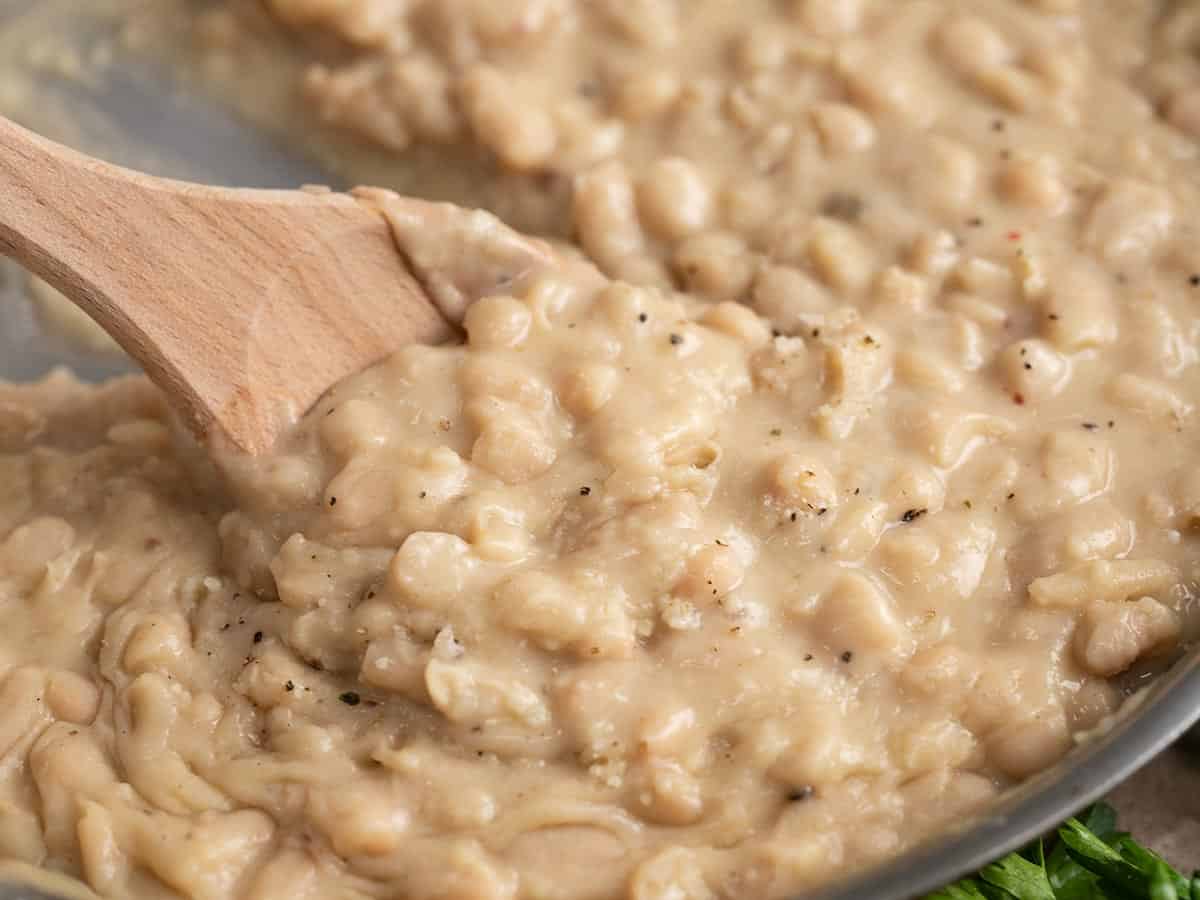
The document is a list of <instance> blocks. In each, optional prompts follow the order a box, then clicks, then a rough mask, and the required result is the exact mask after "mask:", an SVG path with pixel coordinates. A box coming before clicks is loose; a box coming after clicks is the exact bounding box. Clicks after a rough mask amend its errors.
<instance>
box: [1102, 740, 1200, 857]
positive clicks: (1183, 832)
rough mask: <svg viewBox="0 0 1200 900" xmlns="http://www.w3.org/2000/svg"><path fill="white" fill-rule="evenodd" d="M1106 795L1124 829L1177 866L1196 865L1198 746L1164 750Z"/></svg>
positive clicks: (1199, 850) (1199, 841)
mask: <svg viewBox="0 0 1200 900" xmlns="http://www.w3.org/2000/svg"><path fill="white" fill-rule="evenodd" d="M1108 799H1109V801H1110V802H1111V803H1112V804H1113V805H1114V806H1115V807H1116V808H1117V810H1118V812H1119V813H1120V820H1119V823H1120V827H1121V828H1122V830H1125V831H1129V832H1131V833H1132V834H1133V835H1134V836H1135V837H1136V838H1137V839H1138V840H1139V841H1140V842H1141V843H1143V844H1145V845H1146V846H1148V847H1151V848H1152V849H1154V850H1157V851H1158V852H1159V853H1161V854H1162V855H1163V856H1165V857H1166V858H1167V859H1169V860H1170V861H1171V863H1172V864H1174V865H1175V866H1176V867H1177V868H1179V869H1180V870H1182V871H1186V872H1188V873H1190V872H1191V871H1193V870H1195V869H1200V750H1198V749H1194V748H1193V749H1187V750H1185V749H1181V748H1175V749H1173V750H1170V751H1168V752H1166V753H1164V754H1163V755H1162V756H1160V757H1158V758H1157V759H1156V760H1154V762H1152V763H1150V764H1149V765H1148V766H1146V767H1145V768H1143V769H1142V770H1141V771H1139V772H1138V773H1137V774H1135V775H1134V776H1133V777H1132V778H1130V779H1129V780H1128V781H1126V782H1125V783H1124V784H1122V785H1121V786H1120V787H1119V788H1117V789H1116V790H1115V791H1113V793H1112V794H1110V795H1109V798H1108Z"/></svg>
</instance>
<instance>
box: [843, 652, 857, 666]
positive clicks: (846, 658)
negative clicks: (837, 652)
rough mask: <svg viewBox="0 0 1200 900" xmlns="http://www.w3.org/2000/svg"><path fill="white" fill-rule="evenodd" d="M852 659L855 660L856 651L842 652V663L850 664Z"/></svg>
mask: <svg viewBox="0 0 1200 900" xmlns="http://www.w3.org/2000/svg"><path fill="white" fill-rule="evenodd" d="M852 659H854V651H853V650H843V651H842V662H844V663H848V662H850V660H852Z"/></svg>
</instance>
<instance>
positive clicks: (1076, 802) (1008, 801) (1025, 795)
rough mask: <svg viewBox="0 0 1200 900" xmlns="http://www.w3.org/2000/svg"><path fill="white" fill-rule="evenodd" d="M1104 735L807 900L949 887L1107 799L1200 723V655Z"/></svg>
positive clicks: (891, 896) (868, 898) (888, 899)
mask: <svg viewBox="0 0 1200 900" xmlns="http://www.w3.org/2000/svg"><path fill="white" fill-rule="evenodd" d="M1131 699H1133V702H1134V704H1135V705H1134V706H1132V707H1130V708H1128V709H1127V710H1126V711H1124V712H1122V713H1121V714H1120V715H1119V717H1118V719H1117V722H1116V724H1115V725H1114V726H1113V727H1112V728H1111V729H1110V730H1109V731H1108V732H1107V733H1106V734H1104V735H1101V736H1097V737H1095V738H1093V739H1091V740H1088V741H1085V742H1084V743H1082V744H1081V745H1080V746H1078V747H1076V748H1075V749H1074V750H1073V751H1072V752H1071V753H1070V754H1068V755H1067V756H1066V757H1065V758H1064V759H1063V760H1062V761H1061V762H1059V763H1058V764H1057V765H1056V766H1054V767H1053V768H1051V769H1049V770H1047V771H1045V772H1043V773H1042V774H1040V775H1038V776H1036V777H1034V778H1032V779H1030V780H1029V781H1027V782H1025V783H1024V784H1022V785H1020V786H1019V787H1017V788H1015V789H1014V790H1012V791H1011V792H1010V793H1008V794H1006V795H1005V796H1004V797H1003V798H1002V799H1001V801H1000V802H999V803H998V804H997V805H996V806H994V807H992V808H990V809H989V810H987V812H986V813H985V814H984V815H982V816H980V817H978V818H973V819H970V820H967V821H964V822H963V823H962V824H961V825H960V826H958V827H957V828H956V829H955V831H954V832H952V834H951V835H949V836H947V835H945V834H943V835H942V836H941V837H939V838H936V839H934V840H933V841H930V842H929V843H927V844H924V845H922V846H920V847H918V848H915V849H914V850H912V851H910V852H908V853H905V854H904V855H902V856H900V857H898V858H897V859H895V860H893V861H892V862H889V863H886V864H885V865H883V866H881V867H879V868H877V869H874V870H871V871H868V872H865V873H863V874H862V875H859V876H857V877H854V878H852V879H850V880H848V881H844V882H839V883H837V884H834V885H832V886H830V887H828V888H825V889H824V890H821V891H819V892H818V893H816V894H810V895H805V897H804V900H909V898H914V897H920V896H921V895H923V894H926V893H928V892H930V891H934V890H937V889H938V888H940V887H942V886H944V885H946V884H950V883H951V882H953V881H956V880H958V879H959V878H962V877H963V876H965V875H968V874H970V873H972V872H975V871H977V870H978V869H980V868H982V867H983V866H985V865H987V864H988V863H989V862H991V861H993V860H995V859H996V858H998V857H1000V856H1003V855H1004V854H1006V853H1009V852H1011V851H1012V850H1016V849H1017V848H1019V847H1021V846H1023V845H1025V844H1027V843H1029V842H1030V841H1032V840H1034V839H1035V838H1037V837H1038V836H1039V835H1041V834H1044V833H1046V832H1047V831H1049V830H1051V829H1052V828H1054V827H1055V826H1056V825H1057V824H1058V823H1059V822H1061V821H1063V820H1064V819H1066V818H1068V817H1070V816H1072V815H1074V814H1075V813H1076V812H1078V811H1079V810H1080V809H1082V808H1083V807H1084V806H1086V805H1087V804H1089V803H1092V802H1093V801H1095V800H1098V799H1100V798H1101V797H1102V796H1103V795H1104V794H1105V793H1107V792H1108V791H1110V790H1112V789H1113V788H1114V787H1116V785H1117V784H1119V783H1120V782H1121V781H1123V780H1124V779H1126V778H1128V777H1129V776H1130V775H1132V774H1133V773H1134V772H1136V771H1137V770H1138V769H1140V768H1141V767H1142V766H1144V765H1145V764H1146V763H1148V762H1150V760H1152V759H1153V758H1154V757H1155V756H1156V755H1158V754H1159V753H1161V752H1162V751H1163V750H1165V749H1166V748H1167V747H1168V746H1170V745H1171V744H1172V743H1174V742H1175V741H1176V740H1178V739H1179V738H1180V737H1181V736H1182V735H1183V734H1184V733H1185V732H1186V731H1187V730H1188V729H1189V728H1191V727H1192V726H1193V725H1194V724H1196V723H1197V722H1198V721H1200V647H1195V648H1193V649H1192V650H1191V651H1190V652H1189V653H1188V654H1187V655H1186V656H1185V657H1183V658H1181V659H1180V660H1179V661H1178V662H1176V663H1175V665H1174V666H1173V667H1172V668H1171V669H1170V671H1168V672H1167V673H1165V674H1164V675H1163V676H1162V677H1161V678H1159V679H1158V680H1157V681H1156V682H1155V683H1154V684H1153V685H1151V686H1150V687H1148V688H1147V689H1146V694H1145V696H1141V697H1137V698H1131Z"/></svg>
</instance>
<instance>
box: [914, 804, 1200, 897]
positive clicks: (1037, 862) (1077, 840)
mask: <svg viewBox="0 0 1200 900" xmlns="http://www.w3.org/2000/svg"><path fill="white" fill-rule="evenodd" d="M925 900H1200V872H1196V873H1194V874H1193V875H1192V877H1191V878H1188V877H1186V876H1184V875H1182V874H1180V873H1179V872H1177V871H1175V869H1173V868H1171V866H1170V865H1169V864H1168V863H1167V861H1166V860H1164V859H1163V858H1162V857H1161V856H1159V855H1158V854H1156V853H1154V852H1153V851H1151V850H1148V849H1146V848H1145V847H1143V846H1142V845H1141V844H1139V843H1137V841H1135V840H1134V839H1133V838H1132V837H1130V836H1129V835H1128V834H1126V833H1125V832H1121V831H1117V815H1116V812H1115V811H1114V810H1113V808H1112V807H1111V806H1109V805H1108V804H1106V803H1097V804H1096V805H1095V806H1092V807H1090V808H1088V809H1087V810H1086V811H1085V812H1084V813H1083V814H1082V815H1080V816H1079V818H1076V819H1068V820H1067V821H1066V822H1065V823H1064V824H1063V825H1062V826H1061V827H1060V828H1059V829H1058V831H1057V832H1056V833H1055V835H1054V836H1053V837H1051V838H1047V839H1045V840H1039V841H1036V842H1035V843H1034V844H1032V845H1031V846H1029V847H1026V848H1025V849H1024V850H1022V851H1020V852H1019V853H1010V854H1009V855H1008V856H1006V857H1004V858H1003V859H1002V860H1000V861H999V862H994V863H992V864H991V865H990V866H987V867H985V868H984V869H983V870H981V871H980V872H979V874H977V875H975V876H974V877H971V878H965V879H963V880H962V881H960V882H958V883H957V884H952V885H950V886H949V887H945V888H942V889H941V890H940V891H935V892H934V893H932V894H929V895H927V896H926V897H925Z"/></svg>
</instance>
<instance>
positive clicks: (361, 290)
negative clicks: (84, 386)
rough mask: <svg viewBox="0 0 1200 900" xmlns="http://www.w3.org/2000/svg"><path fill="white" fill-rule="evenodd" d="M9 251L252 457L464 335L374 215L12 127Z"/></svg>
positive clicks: (4, 163) (8, 126)
mask: <svg viewBox="0 0 1200 900" xmlns="http://www.w3.org/2000/svg"><path fill="white" fill-rule="evenodd" d="M0 252H2V253H4V254H6V255H9V256H11V257H13V258H14V259H16V260H17V261H18V262H20V263H22V264H23V265H24V266H25V267H26V268H28V269H29V270H31V271H32V272H33V273H34V274H36V275H38V276H40V277H41V278H43V279H45V280H46V281H48V282H49V283H50V284H52V285H53V286H54V287H56V288H57V289H58V290H60V291H61V292H62V293H64V294H65V295H66V296H67V297H68V298H70V299H71V300H72V301H74V302H75V303H76V304H78V305H79V306H80V307H81V308H83V309H84V310H85V311H86V312H87V313H88V314H89V315H90V316H91V317H92V318H94V319H95V320H96V321H97V322H98V323H99V324H100V325H101V326H102V327H103V328H104V329H105V330H106V331H108V333H109V334H111V335H112V336H113V337H114V338H115V339H116V340H117V342H118V343H120V344H121V346H122V347H124V349H125V350H126V351H127V352H128V353H129V354H130V356H132V357H133V358H134V359H135V360H137V361H138V362H139V363H140V364H141V366H142V368H143V369H144V370H145V371H146V373H147V374H148V375H149V376H150V377H151V378H152V379H153V380H154V381H155V382H156V383H157V384H158V385H159V386H160V387H161V388H163V390H164V391H166V393H167V394H168V395H169V397H170V398H171V399H172V400H173V401H174V402H175V406H176V408H177V409H179V410H180V411H181V412H182V413H183V414H184V416H185V418H186V420H187V421H188V422H189V423H190V424H191V425H192V426H193V428H194V429H195V430H196V431H197V432H198V433H200V434H201V435H205V434H208V433H209V432H210V431H211V430H212V429H213V426H214V424H215V425H217V426H219V429H220V430H221V431H223V432H224V433H225V434H226V436H227V437H228V438H230V439H231V440H232V441H233V442H234V443H235V444H236V445H238V446H240V447H241V448H243V449H244V450H247V451H249V452H252V453H254V452H260V451H262V450H265V449H267V448H268V447H269V446H271V444H272V443H273V442H274V440H275V438H276V436H277V435H278V434H279V433H280V432H281V431H282V430H283V429H284V428H286V426H287V425H288V424H289V423H290V422H291V421H293V420H294V419H295V418H296V417H298V416H299V415H301V414H303V413H304V411H305V410H306V409H307V408H308V407H309V406H311V405H312V404H313V403H314V402H315V401H316V400H317V399H318V397H320V395H321V394H322V393H324V391H325V390H326V389H328V388H329V387H330V386H331V385H332V384H334V383H335V382H337V381H339V380H340V379H342V378H344V377H346V376H347V375H350V374H352V373H353V372H356V371H359V370H360V369H362V368H364V367H366V366H367V365H369V364H370V363H372V362H374V361H376V360H378V359H380V358H381V357H383V356H385V355H386V354H387V353H389V352H391V351H393V350H395V349H396V348H397V347H399V346H401V345H403V344H405V343H413V342H427V343H433V342H438V341H441V340H444V339H446V338H447V337H448V336H450V334H451V333H452V329H451V328H450V326H449V325H448V324H447V323H446V322H445V320H444V319H443V318H442V316H441V315H440V313H438V311H437V309H436V308H435V307H434V306H433V304H432V303H431V302H430V301H429V298H428V297H427V296H426V295H425V293H424V291H423V289H422V288H421V286H420V285H419V284H418V283H417V282H416V281H415V280H414V279H413V278H412V276H411V274H410V273H409V271H408V269H407V268H406V266H405V264H404V262H403V260H402V258H401V256H400V254H399V253H397V251H396V248H395V245H394V242H393V238H392V234H391V231H390V229H389V227H388V225H387V223H386V221H385V220H384V218H383V216H382V215H381V214H380V213H379V212H378V211H376V210H375V209H373V208H371V207H369V206H368V205H367V204H364V203H360V202H358V201H356V200H355V199H354V198H352V197H350V196H348V195H344V194H335V193H331V192H328V191H323V192H322V191H260V190H235V189H226V188H215V187H208V186H203V185H195V184H189V183H186V182H179V181H171V180H167V179H160V178H153V177H151V176H148V175H144V174H141V173H137V172H132V171H129V170H126V169H122V168H120V167H117V166H113V165H109V164H107V163H104V162H101V161H99V160H95V159H92V158H89V157H86V156H83V155H82V154H79V153H76V152H74V151H72V150H70V149H68V148H66V147H62V146H60V145H58V144H55V143H53V142H52V141H49V140H46V139H44V138H41V137H39V136H38V135H35V134H33V133H31V132H29V131H27V130H26V129H24V128H21V127H20V126H18V125H16V124H14V123H13V122H10V121H8V120H6V119H3V118H0Z"/></svg>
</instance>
